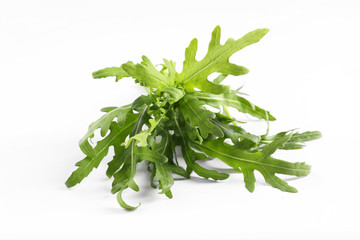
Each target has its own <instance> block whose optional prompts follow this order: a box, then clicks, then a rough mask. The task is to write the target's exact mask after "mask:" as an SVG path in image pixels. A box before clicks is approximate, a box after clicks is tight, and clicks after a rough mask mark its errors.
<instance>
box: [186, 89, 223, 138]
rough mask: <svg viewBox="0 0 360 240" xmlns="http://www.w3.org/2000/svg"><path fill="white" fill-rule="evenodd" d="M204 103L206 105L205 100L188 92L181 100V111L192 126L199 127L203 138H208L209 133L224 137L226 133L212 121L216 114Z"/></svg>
mask: <svg viewBox="0 0 360 240" xmlns="http://www.w3.org/2000/svg"><path fill="white" fill-rule="evenodd" d="M202 105H204V102H201V101H199V100H197V99H196V98H195V97H193V96H192V95H190V94H187V95H185V96H184V97H183V98H182V99H181V101H180V111H181V113H182V114H183V115H184V118H185V119H186V120H188V121H189V122H190V124H191V126H192V127H196V126H197V127H199V130H200V133H201V136H202V137H203V138H207V137H208V135H209V134H212V135H215V136H218V137H223V136H224V133H223V132H222V131H221V129H220V128H219V127H217V126H216V125H215V124H213V123H212V122H211V121H210V120H211V119H214V118H215V114H214V113H213V112H210V111H209V110H206V109H205V108H204V107H203V106H202Z"/></svg>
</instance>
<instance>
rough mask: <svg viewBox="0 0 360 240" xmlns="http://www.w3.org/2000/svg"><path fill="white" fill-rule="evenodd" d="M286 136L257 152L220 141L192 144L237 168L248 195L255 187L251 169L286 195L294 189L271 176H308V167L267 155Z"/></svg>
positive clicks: (281, 143) (279, 145)
mask: <svg viewBox="0 0 360 240" xmlns="http://www.w3.org/2000/svg"><path fill="white" fill-rule="evenodd" d="M289 137H291V136H290V135H285V136H283V137H281V138H279V139H277V141H276V142H274V143H273V144H272V145H271V146H269V147H268V148H267V149H264V150H263V151H257V152H252V151H249V150H244V149H241V148H238V147H237V146H234V145H229V144H227V143H224V142H223V139H215V140H210V141H206V142H203V143H202V144H199V143H194V145H195V146H196V147H197V148H199V149H200V150H201V151H203V152H205V153H206V154H207V155H209V156H210V157H214V158H219V159H220V160H222V161H223V162H224V163H226V164H227V165H229V166H231V167H233V168H234V169H235V170H237V169H241V170H242V172H243V174H244V181H245V186H246V188H247V189H248V190H249V191H250V192H252V191H254V188H255V176H254V170H257V171H259V172H260V173H261V174H262V175H263V176H264V178H265V181H266V182H267V183H269V184H270V185H271V186H273V187H275V188H278V189H280V190H282V191H286V192H297V190H296V189H295V188H294V187H291V186H289V185H288V184H287V183H286V182H285V181H283V180H281V179H280V178H278V177H277V176H275V174H276V173H279V174H286V175H295V176H298V177H300V176H306V175H308V174H309V173H310V166H309V165H306V164H305V163H290V162H286V161H282V160H279V159H275V158H272V157H271V156H270V154H271V153H273V152H274V151H275V150H276V149H278V148H280V147H282V146H283V144H284V142H286V141H288V139H289Z"/></svg>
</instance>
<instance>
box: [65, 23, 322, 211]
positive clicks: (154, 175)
mask: <svg viewBox="0 0 360 240" xmlns="http://www.w3.org/2000/svg"><path fill="white" fill-rule="evenodd" d="M267 32H268V29H257V30H255V31H252V32H250V33H248V34H246V35H245V36H243V37H242V38H240V39H238V40H234V39H231V38H230V39H228V40H227V41H226V43H225V44H224V45H221V44H220V27H219V26H217V27H216V28H215V29H214V31H213V33H212V37H211V40H210V44H209V48H208V52H207V54H206V55H205V57H204V58H203V59H202V60H201V61H197V60H196V59H195V55H196V51H197V39H196V38H195V39H193V40H192V41H191V42H190V45H189V47H188V48H187V49H186V51H185V61H184V63H183V69H182V72H181V73H178V72H176V70H175V64H174V62H172V61H168V60H166V59H164V64H161V66H160V68H161V69H160V68H159V70H157V69H156V67H155V66H154V65H153V64H152V63H151V61H150V60H149V59H148V58H147V57H145V56H143V57H142V60H143V61H142V62H141V63H139V64H134V63H133V62H127V63H124V64H122V65H121V66H120V67H111V68H105V69H102V70H99V71H97V72H94V73H93V77H94V78H104V77H109V76H114V77H116V81H118V80H120V79H122V78H125V77H132V78H134V79H135V82H136V83H139V84H140V85H141V86H143V87H145V88H147V89H148V90H149V91H148V92H149V94H148V95H147V96H145V95H142V96H140V97H138V98H137V99H136V100H135V101H134V102H133V103H132V104H128V105H125V106H123V107H106V108H103V109H102V111H103V112H105V114H104V115H103V116H102V117H101V118H100V119H98V120H97V121H95V122H93V123H92V124H91V125H90V127H89V130H88V132H87V133H86V134H85V136H84V137H83V138H82V139H81V140H80V143H79V144H80V148H81V150H82V151H83V152H84V153H85V155H86V157H85V158H84V159H83V160H81V161H79V162H78V163H76V166H77V167H78V168H77V169H76V170H75V171H74V172H73V173H72V174H71V176H70V177H69V179H68V180H67V181H66V186H67V187H69V188H70V187H73V186H74V185H76V184H78V183H80V182H81V181H82V180H83V179H84V178H85V177H87V176H88V175H89V173H90V172H91V171H92V170H93V169H94V168H97V167H98V166H99V164H100V162H101V161H102V159H103V158H104V157H105V156H106V155H107V154H108V151H109V148H110V147H111V146H113V149H114V152H115V155H114V156H113V158H112V160H111V161H110V162H109V163H108V168H107V171H106V175H107V176H108V177H109V178H113V183H112V189H111V192H112V193H113V194H115V193H117V200H118V202H119V204H120V205H121V206H122V207H124V208H125V209H128V210H133V209H136V208H137V207H132V206H129V205H128V204H126V203H125V202H124V201H123V199H122V197H121V194H122V192H123V191H124V190H125V189H127V188H131V189H133V190H134V191H139V187H138V185H137V184H136V183H135V181H134V176H135V174H136V169H137V164H138V163H140V162H145V163H146V165H147V170H148V171H149V172H150V173H151V177H150V184H151V186H152V187H153V188H159V189H160V191H161V192H160V193H164V194H165V195H166V196H167V197H168V198H172V193H171V186H172V185H173V184H174V179H173V176H172V174H177V175H180V176H182V177H184V178H190V175H191V173H192V172H195V173H196V174H197V175H199V176H201V177H204V178H207V179H213V180H224V179H226V178H228V177H229V175H228V174H227V173H223V172H219V171H217V170H211V169H207V168H204V167H203V166H201V165H200V164H199V161H202V160H209V159H212V158H217V159H220V160H221V161H222V162H224V163H225V164H227V165H229V166H230V167H231V168H232V169H233V170H234V171H235V172H239V173H242V174H243V176H244V182H245V187H246V188H247V189H248V190H249V191H250V192H253V191H254V188H255V175H254V171H255V170H257V171H258V172H260V173H261V174H262V175H263V176H264V179H265V181H266V182H267V183H268V184H270V185H271V186H273V187H275V188H278V189H280V190H282V191H286V192H296V191H297V190H296V189H295V188H294V187H292V186H289V185H288V184H287V183H286V182H285V181H283V180H282V179H280V178H279V177H277V176H276V174H286V175H294V176H298V177H300V176H306V175H308V174H309V172H310V166H309V165H306V164H305V163H299V162H297V163H291V162H286V161H283V160H279V159H276V158H274V157H272V156H271V155H272V154H273V153H274V152H275V151H276V150H277V149H300V148H302V147H303V146H304V142H305V141H309V140H313V139H316V138H319V137H320V133H319V132H317V131H315V132H304V133H298V132H294V131H286V132H281V133H278V134H276V135H273V136H270V135H268V134H264V135H261V136H257V135H254V134H251V133H249V132H247V131H245V130H244V128H243V127H242V123H244V122H239V121H237V120H236V119H234V118H233V117H231V116H230V114H229V111H228V107H231V108H234V109H236V110H238V111H239V112H242V113H245V114H250V115H252V116H253V117H256V118H258V119H264V120H266V121H273V120H275V118H274V117H273V116H272V115H271V114H270V113H269V112H268V111H266V110H264V109H262V108H260V107H258V106H256V105H254V104H252V103H250V102H249V101H248V100H246V99H245V98H244V97H242V96H240V94H239V92H238V91H234V90H230V88H229V86H226V85H222V84H220V83H221V82H222V81H223V80H224V79H225V78H226V77H227V76H228V75H233V76H238V75H243V74H246V73H248V69H247V68H245V67H242V66H238V65H235V64H233V63H230V62H229V58H230V56H231V55H232V54H234V53H235V52H237V51H239V50H241V49H242V48H244V47H246V46H248V45H251V44H253V43H256V42H258V41H259V40H260V39H261V38H262V37H263V36H264V35H265V34H266V33H267ZM212 73H218V74H219V75H218V76H217V77H216V78H215V79H214V80H212V81H209V78H208V77H209V75H210V74H212ZM205 106H211V107H213V108H217V109H219V111H217V112H212V111H210V110H208V109H207V108H206V107H205ZM97 129H100V133H101V136H102V137H103V139H102V140H101V141H98V142H97V143H96V145H95V146H94V147H93V146H92V145H91V144H90V143H89V140H90V139H91V138H93V137H94V132H95V131H96V130H97ZM177 147H180V149H181V153H182V158H183V159H184V162H185V164H186V168H183V167H181V164H180V165H179V163H178V158H177V156H176V151H175V149H176V148H177ZM139 205H140V204H139Z"/></svg>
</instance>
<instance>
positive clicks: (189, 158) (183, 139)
mask: <svg viewBox="0 0 360 240" xmlns="http://www.w3.org/2000/svg"><path fill="white" fill-rule="evenodd" d="M174 120H175V123H176V126H177V130H178V131H179V133H180V144H181V151H182V155H183V158H184V160H185V163H186V165H187V172H188V173H189V174H190V173H191V171H194V172H195V173H196V174H197V175H199V176H201V177H204V178H212V179H214V180H224V179H226V178H228V177H229V174H226V173H220V172H218V171H216V170H210V169H206V168H204V167H202V166H200V165H199V164H197V163H196V162H195V161H196V160H198V159H197V157H198V156H199V155H198V154H196V152H195V151H194V150H192V149H191V147H190V139H189V138H188V136H187V133H186V131H185V128H184V127H183V124H181V122H182V121H181V119H179V118H175V119H174Z"/></svg>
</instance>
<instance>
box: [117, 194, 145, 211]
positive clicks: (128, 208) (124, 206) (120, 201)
mask: <svg viewBox="0 0 360 240" xmlns="http://www.w3.org/2000/svg"><path fill="white" fill-rule="evenodd" d="M122 192H123V190H121V191H119V192H118V194H117V201H118V203H119V204H120V206H121V207H123V208H124V209H126V210H129V211H133V210H135V209H137V208H138V207H140V205H141V203H139V204H138V205H137V206H136V207H133V206H130V205H128V204H126V203H125V202H124V200H123V199H122V197H121V194H122Z"/></svg>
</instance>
